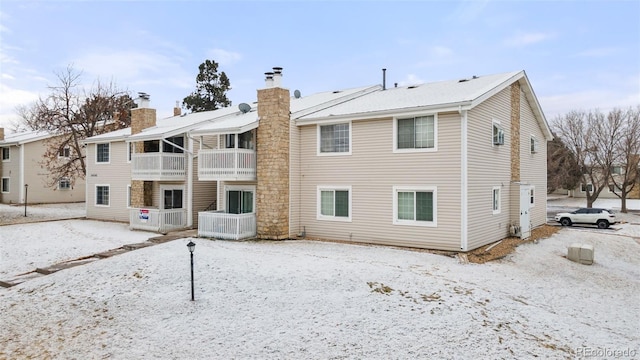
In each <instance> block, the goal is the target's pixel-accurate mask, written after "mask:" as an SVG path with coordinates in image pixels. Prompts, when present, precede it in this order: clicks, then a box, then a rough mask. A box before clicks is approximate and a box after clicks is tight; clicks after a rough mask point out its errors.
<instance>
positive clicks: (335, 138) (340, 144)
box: [318, 123, 351, 155]
mask: <svg viewBox="0 0 640 360" xmlns="http://www.w3.org/2000/svg"><path fill="white" fill-rule="evenodd" d="M350 144H351V123H341V124H330V125H318V154H342V155H346V154H350V153H351V146H350Z"/></svg>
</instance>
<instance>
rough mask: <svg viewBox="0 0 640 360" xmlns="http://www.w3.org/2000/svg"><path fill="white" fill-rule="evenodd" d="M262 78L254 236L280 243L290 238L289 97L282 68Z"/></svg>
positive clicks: (259, 92)
mask: <svg viewBox="0 0 640 360" xmlns="http://www.w3.org/2000/svg"><path fill="white" fill-rule="evenodd" d="M276 73H277V74H276ZM265 75H266V88H265V89H261V90H258V117H259V118H260V125H259V126H258V134H257V144H256V149H257V154H258V156H257V178H258V183H257V186H256V192H257V194H256V216H257V219H256V220H257V233H258V238H260V239H268V240H282V239H287V238H289V122H290V119H291V117H290V95H289V90H288V89H283V88H282V87H281V82H280V79H281V78H282V68H274V73H265ZM276 79H277V80H276Z"/></svg>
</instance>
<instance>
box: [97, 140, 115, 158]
mask: <svg viewBox="0 0 640 360" xmlns="http://www.w3.org/2000/svg"><path fill="white" fill-rule="evenodd" d="M109 145H110V144H109V143H101V144H96V163H109V156H110V155H111V146H109Z"/></svg>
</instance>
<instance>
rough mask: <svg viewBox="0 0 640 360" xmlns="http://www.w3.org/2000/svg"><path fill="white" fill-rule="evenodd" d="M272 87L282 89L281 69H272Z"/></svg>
mask: <svg viewBox="0 0 640 360" xmlns="http://www.w3.org/2000/svg"><path fill="white" fill-rule="evenodd" d="M273 86H274V87H282V68H281V67H278V66H276V67H274V68H273Z"/></svg>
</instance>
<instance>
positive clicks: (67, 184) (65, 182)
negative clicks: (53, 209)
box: [58, 178, 71, 190]
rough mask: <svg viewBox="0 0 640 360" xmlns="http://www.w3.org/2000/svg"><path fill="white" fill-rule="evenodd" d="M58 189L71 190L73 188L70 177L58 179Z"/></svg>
mask: <svg viewBox="0 0 640 360" xmlns="http://www.w3.org/2000/svg"><path fill="white" fill-rule="evenodd" d="M58 189H60V190H69V189H71V181H70V180H69V178H61V179H60V180H59V181H58Z"/></svg>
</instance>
